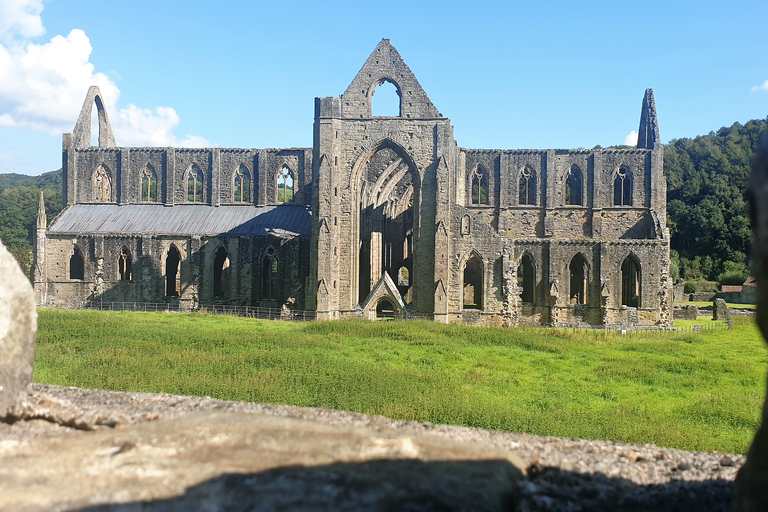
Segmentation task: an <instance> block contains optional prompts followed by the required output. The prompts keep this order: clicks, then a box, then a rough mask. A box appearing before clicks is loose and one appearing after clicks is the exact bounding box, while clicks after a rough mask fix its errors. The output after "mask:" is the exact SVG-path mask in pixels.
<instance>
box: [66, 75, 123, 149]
mask: <svg viewBox="0 0 768 512" xmlns="http://www.w3.org/2000/svg"><path fill="white" fill-rule="evenodd" d="M94 106H95V107H96V115H97V117H98V127H99V138H98V141H99V147H102V148H104V147H107V148H113V147H115V137H114V135H112V126H111V125H110V123H109V116H108V115H107V109H106V108H105V107H104V99H103V97H102V95H101V90H99V88H98V87H97V86H95V85H93V86H91V87H90V88H89V89H88V93H87V94H86V95H85V101H83V108H82V109H81V110H80V116H78V118H77V123H76V124H75V129H74V130H73V131H72V140H73V142H74V145H75V147H77V148H87V147H90V146H91V118H92V112H93V107H94Z"/></svg>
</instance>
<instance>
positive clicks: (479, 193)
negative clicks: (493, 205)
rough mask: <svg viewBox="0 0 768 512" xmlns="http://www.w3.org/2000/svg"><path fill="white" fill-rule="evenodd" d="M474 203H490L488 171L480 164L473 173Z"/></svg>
mask: <svg viewBox="0 0 768 512" xmlns="http://www.w3.org/2000/svg"><path fill="white" fill-rule="evenodd" d="M472 204H488V173H486V172H485V169H483V168H482V167H480V166H479V165H478V166H477V169H475V172H474V173H473V174H472Z"/></svg>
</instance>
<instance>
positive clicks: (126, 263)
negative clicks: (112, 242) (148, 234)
mask: <svg viewBox="0 0 768 512" xmlns="http://www.w3.org/2000/svg"><path fill="white" fill-rule="evenodd" d="M132 274H133V262H132V261H131V252H130V251H129V250H128V248H127V247H125V246H123V247H122V248H121V249H120V255H119V256H118V257H117V280H118V281H130V280H131V278H132V277H133V275H132Z"/></svg>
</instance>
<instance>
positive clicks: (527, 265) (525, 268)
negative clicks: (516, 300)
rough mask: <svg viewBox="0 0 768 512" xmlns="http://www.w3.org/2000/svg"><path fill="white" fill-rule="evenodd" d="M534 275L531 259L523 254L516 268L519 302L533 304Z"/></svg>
mask: <svg viewBox="0 0 768 512" xmlns="http://www.w3.org/2000/svg"><path fill="white" fill-rule="evenodd" d="M535 282H536V281H535V273H534V267H533V259H532V258H531V257H530V256H529V255H527V254H524V255H523V258H522V259H521V260H520V265H519V266H518V267H517V286H518V287H519V288H520V300H521V301H523V302H533V290H534V288H535V286H536V285H535Z"/></svg>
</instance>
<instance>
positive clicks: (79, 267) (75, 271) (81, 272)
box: [69, 247, 85, 280]
mask: <svg viewBox="0 0 768 512" xmlns="http://www.w3.org/2000/svg"><path fill="white" fill-rule="evenodd" d="M69 278H70V279H81V280H82V279H85V261H84V260H83V255H82V254H81V253H80V249H79V248H77V247H75V250H74V251H73V252H72V256H71V257H70V258H69Z"/></svg>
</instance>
